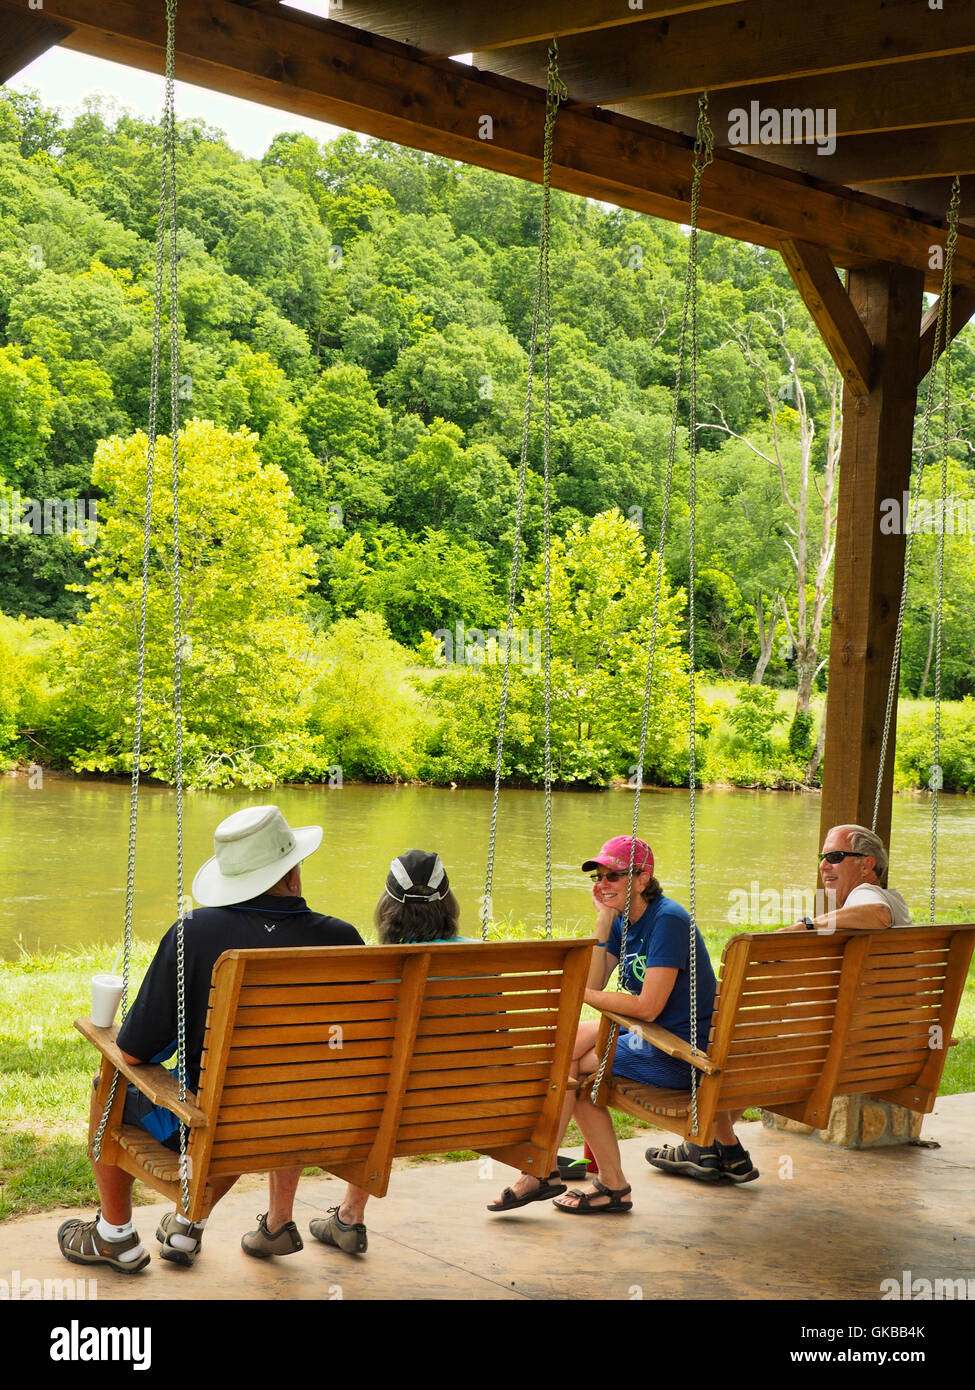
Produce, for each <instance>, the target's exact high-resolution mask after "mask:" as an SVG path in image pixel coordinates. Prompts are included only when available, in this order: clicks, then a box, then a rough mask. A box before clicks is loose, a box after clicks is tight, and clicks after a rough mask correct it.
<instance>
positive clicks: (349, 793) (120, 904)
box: [0, 774, 975, 959]
mask: <svg viewBox="0 0 975 1390" xmlns="http://www.w3.org/2000/svg"><path fill="white" fill-rule="evenodd" d="M272 799H273V801H274V802H275V803H276V804H277V805H278V806H280V808H281V810H282V811H283V813H284V815H285V816H286V817H287V819H288V820H289V822H290V823H291V824H292V825H293V826H299V825H308V824H319V825H322V826H324V829H325V838H324V841H323V844H322V847H321V849H320V850H319V851H318V853H317V854H315V855H314V856H313V857H312V858H311V859H309V860H308V861H307V862H306V863H305V865H304V867H303V870H302V873H303V886H304V891H305V896H306V897H307V899H308V902H309V905H310V906H312V907H313V908H315V909H316V910H317V911H320V912H327V913H331V914H332V915H333V916H336V917H343V918H345V919H347V920H348V921H351V922H353V923H355V924H356V926H358V927H360V928H362V927H367V926H369V925H370V923H371V920H372V912H373V909H374V907H375V904H376V900H377V898H378V897H379V895H380V893H381V891H382V885H383V882H384V880H385V877H386V872H387V869H388V866H389V861H390V859H391V858H392V857H393V856H394V855H395V854H397V853H399V852H401V851H402V850H405V849H410V848H420V849H436V850H439V852H440V854H441V855H442V857H443V860H444V863H445V865H446V867H447V871H448V873H449V876H450V881H451V886H452V887H453V888H454V890H455V891H456V893H457V896H458V898H459V900H460V903H461V909H462V916H461V931H462V932H465V933H466V934H468V935H472V936H475V935H477V934H478V916H477V914H478V906H477V905H478V899H479V897H480V895H481V894H482V893H483V891H484V869H485V859H486V855H487V845H488V831H489V826H490V814H491V793H490V791H485V790H480V789H469V788H459V789H457V790H455V791H449V790H443V789H439V788H428V787H387V786H372V785H369V786H345V787H342V788H336V789H332V790H329V789H328V788H322V787H282V788H278V789H277V790H275V791H274V792H273V793H268V792H264V793H260V792H258V793H255V792H247V791H221V792H191V793H188V794H187V795H186V798H185V803H184V811H183V847H184V864H185V880H186V891H187V892H188V891H189V888H190V885H191V883H192V879H193V874H194V873H195V871H196V869H197V868H198V867H199V865H200V864H202V863H203V861H204V860H206V859H207V858H209V857H210V855H211V854H212V852H213V849H212V837H213V828H214V826H215V825H216V824H217V823H218V822H219V821H220V820H221V819H223V817H224V816H227V815H229V814H230V812H231V811H234V810H237V809H238V808H239V807H241V806H246V805H249V804H256V803H258V802H261V801H266V800H272ZM632 814H633V794H632V793H631V792H626V791H604V792H564V791H562V792H558V793H557V794H556V795H555V797H554V807H553V830H552V851H553V916H554V925H555V931H556V933H558V934H564V933H567V932H573V931H575V932H579V933H583V932H585V931H587V930H588V927H589V925H590V923H591V921H592V909H591V907H590V902H589V896H588V886H589V885H588V881H587V879H586V877H585V875H584V874H583V873H582V872H581V870H580V865H581V863H582V861H583V859H585V858H588V857H589V856H591V855H592V854H594V853H595V852H596V850H597V849H598V848H599V846H600V845H601V844H602V843H603V841H605V840H607V839H609V838H610V836H612V835H616V834H627V833H629V829H630V826H631V823H632ZM128 820H129V811H128V786H127V784H124V783H122V782H101V781H87V780H83V779H79V778H72V777H58V776H53V775H49V774H45V775H44V779H43V785H42V786H41V787H38V788H32V787H31V786H30V783H29V779H28V778H27V776H26V775H24V774H20V775H18V776H8V777H0V873H2V883H3V891H2V895H0V958H4V959H10V958H12V957H14V956H15V955H16V954H17V951H18V942H21V943H22V944H23V946H24V947H25V948H27V949H29V950H32V951H34V950H38V949H49V948H52V947H55V946H58V947H69V948H72V949H75V948H78V947H80V946H82V945H87V944H89V943H91V942H94V941H111V940H115V939H119V938H120V936H121V931H122V923H123V911H124V902H125V857H126V845H127V839H128ZM940 825H941V836H940V840H941V845H940V850H939V861H938V862H939V869H938V885H939V891H938V914H937V915H938V917H939V919H940V920H954V921H958V920H966V919H967V920H972V918H973V917H975V884H973V882H972V868H973V866H975V801H973V800H972V799H971V798H962V797H942V800H941V810H940ZM639 833H640V834H641V835H642V836H643V837H644V838H645V839H647V840H649V842H650V844H651V845H652V846H653V850H654V854H655V856H656V862H657V876H658V877H659V879H660V881H661V883H662V884H663V886H664V891H665V892H667V893H669V894H670V895H672V896H673V897H676V898H677V899H678V900H679V901H681V902H683V903H684V904H685V905H689V896H688V882H689V819H688V793H687V792H686V791H656V790H646V791H644V792H643V796H642V802H641V810H640V830H639ZM818 834H819V797H818V795H815V794H808V793H785V792H752V791H737V790H715V791H707V792H699V793H698V796H697V917H698V920H699V922H700V923H701V925H702V926H704V927H707V926H727V925H728V923H729V920H737V921H739V922H740V921H741V918H740V917H737V918H736V917H734V916H732V917H731V918H729V913H731V914H734V913H736V911H738V910H739V909H741V908H742V907H744V908H745V911H746V913H748V912H749V909H750V913H749V915H750V917H751V920H752V921H753V922H755V923H756V924H757V923H758V922H759V921H764V922H765V923H766V924H768V925H771V924H772V922H773V916H772V914H773V913H774V914H775V915H774V921H775V922H778V921H779V916H778V913H777V911H776V904H775V900H774V899H772V898H771V897H770V896H769V895H770V894H772V893H782V892H786V891H789V890H806V891H807V892H808V891H811V890H812V888H813V887H814V886H815V883H816V877H815V874H816V855H817V850H818V848H819V846H818ZM929 837H930V802H929V801H928V800H927V798H926V797H922V796H912V797H898V798H896V799H895V803H894V818H893V832H892V837H891V838H892V845H891V850H892V872H891V884H892V886H894V887H897V888H899V889H900V890H901V892H902V893H903V894H904V896H905V898H906V899H907V902H908V905H909V906H910V907H911V909H912V912H913V913H914V915H915V920H917V921H924V920H927V893H928V881H929V862H930V860H929V856H930V844H929ZM175 843H176V798H175V794H174V793H173V791H172V790H171V789H169V788H165V787H155V786H150V787H145V788H143V790H142V794H141V800H140V813H139V843H138V862H137V869H136V897H135V916H134V930H135V933H136V935H137V936H141V937H145V938H149V939H155V938H157V937H159V936H161V935H162V933H163V932H164V931H165V929H166V927H167V926H168V925H169V924H170V922H171V921H172V920H173V918H174V916H175V903H176V869H175V862H176V855H175ZM544 847H545V831H544V799H543V796H542V793H541V792H536V791H507V792H503V793H502V796H501V807H500V819H499V824H498V848H497V857H496V867H495V886H494V908H495V914H496V916H497V917H499V918H507V919H508V920H511V921H523V922H525V923H527V924H529V925H531V926H538V925H540V924H541V923H542V922H543V921H544V901H545V899H544ZM763 895H764V896H763ZM759 911H762V912H764V913H766V915H765V916H764V917H761V918H760V917H759V915H758V913H759ZM786 915H789V914H788V911H787V910H786ZM790 920H794V918H792V917H791V916H790Z"/></svg>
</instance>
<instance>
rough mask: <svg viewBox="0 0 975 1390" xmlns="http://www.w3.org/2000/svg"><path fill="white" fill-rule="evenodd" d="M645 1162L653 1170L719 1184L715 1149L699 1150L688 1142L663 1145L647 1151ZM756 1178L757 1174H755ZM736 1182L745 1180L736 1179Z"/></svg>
mask: <svg viewBox="0 0 975 1390" xmlns="http://www.w3.org/2000/svg"><path fill="white" fill-rule="evenodd" d="M645 1156H646V1160H647V1162H648V1163H649V1164H651V1165H652V1167H654V1168H661V1169H662V1170H663V1171H664V1172H665V1173H679V1174H682V1175H683V1176H684V1177H687V1178H697V1179H698V1180H699V1181H700V1182H720V1180H721V1176H722V1173H721V1158H720V1156H719V1154H718V1150H717V1148H716V1147H715V1146H714V1145H712V1146H711V1147H710V1148H708V1149H699V1148H698V1146H697V1145H696V1144H692V1143H690V1141H689V1140H686V1139H685V1141H684V1143H683V1144H678V1145H677V1146H676V1147H675V1146H673V1145H669V1144H668V1145H665V1146H664V1147H663V1148H662V1149H647V1152H646V1155H645ZM755 1176H756V1177H757V1176H758V1174H757V1173H756V1175H755ZM736 1181H738V1182H742V1181H747V1180H746V1179H741V1178H739V1179H736Z"/></svg>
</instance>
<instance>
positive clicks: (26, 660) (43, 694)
mask: <svg viewBox="0 0 975 1390" xmlns="http://www.w3.org/2000/svg"><path fill="white" fill-rule="evenodd" d="M62 637H63V633H62V630H61V629H60V628H59V627H58V626H57V624H56V623H52V622H49V621H47V620H46V619H44V618H35V619H27V618H23V617H21V618H8V617H7V616H6V615H5V614H4V613H0V671H2V672H3V679H2V681H0V759H2V758H4V757H5V756H6V757H10V756H20V757H29V758H32V759H37V760H38V761H40V760H41V758H42V757H43V755H44V751H45V749H44V742H43V738H44V735H43V729H44V725H45V724H46V722H47V717H48V715H49V713H50V711H51V708H52V701H53V689H52V685H53V683H54V682H55V681H56V674H55V666H56V661H57V655H58V646H59V643H60V641H61V639H62ZM25 730H30V731H31V732H32V734H33V735H34V739H33V741H32V740H31V738H29V737H28V736H27V735H26V733H24V732H23V731H25Z"/></svg>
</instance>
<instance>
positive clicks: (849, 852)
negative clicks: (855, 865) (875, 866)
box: [819, 849, 868, 864]
mask: <svg viewBox="0 0 975 1390" xmlns="http://www.w3.org/2000/svg"><path fill="white" fill-rule="evenodd" d="M867 857H868V856H867V855H865V854H857V852H856V850H855V849H824V850H823V852H822V854H821V855H820V856H819V862H820V864H821V863H822V862H823V860H824V859H825V860H826V862H827V864H842V862H843V860H844V859H866V858H867Z"/></svg>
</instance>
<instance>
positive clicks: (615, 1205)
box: [554, 1178, 633, 1216]
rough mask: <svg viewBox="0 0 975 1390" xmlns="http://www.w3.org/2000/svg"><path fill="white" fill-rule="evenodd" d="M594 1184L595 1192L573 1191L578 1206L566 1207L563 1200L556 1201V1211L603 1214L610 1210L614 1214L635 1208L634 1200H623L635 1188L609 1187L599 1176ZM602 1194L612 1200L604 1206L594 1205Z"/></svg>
mask: <svg viewBox="0 0 975 1390" xmlns="http://www.w3.org/2000/svg"><path fill="white" fill-rule="evenodd" d="M592 1185H593V1187H594V1188H595V1189H596V1191H595V1192H578V1193H576V1192H574V1193H573V1195H574V1196H575V1197H576V1199H577V1205H576V1206H574V1207H564V1206H563V1205H562V1204H561V1202H556V1203H555V1204H554V1205H555V1209H556V1211H564V1212H568V1214H569V1215H570V1216H601V1215H602V1214H603V1212H609V1213H610V1214H614V1213H616V1212H621V1211H632V1210H633V1203H632V1202H624V1201H623V1198H624V1197H625V1196H626V1194H627V1193H628V1192H631V1191H632V1190H633V1189H632V1188H630V1187H618V1188H612V1187H607V1186H606V1184H605V1183H604V1182H600V1181H599V1179H598V1178H593V1180H592ZM600 1194H601V1195H602V1196H604V1197H608V1198H609V1199H610V1200H609V1201H608V1202H604V1203H603V1204H602V1206H598V1207H596V1206H593V1201H594V1200H595V1198H596V1197H597V1196H599V1195H600Z"/></svg>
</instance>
